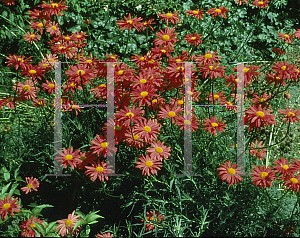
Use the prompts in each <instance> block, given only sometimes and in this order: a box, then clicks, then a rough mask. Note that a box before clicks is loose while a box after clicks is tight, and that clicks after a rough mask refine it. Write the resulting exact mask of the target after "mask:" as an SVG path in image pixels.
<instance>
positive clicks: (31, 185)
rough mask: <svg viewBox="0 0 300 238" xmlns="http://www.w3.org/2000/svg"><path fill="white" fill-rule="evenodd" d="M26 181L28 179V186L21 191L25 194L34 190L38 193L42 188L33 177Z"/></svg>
mask: <svg viewBox="0 0 300 238" xmlns="http://www.w3.org/2000/svg"><path fill="white" fill-rule="evenodd" d="M25 179H26V183H27V186H26V187H22V188H21V190H22V191H23V192H25V194H27V193H29V192H31V189H33V190H34V191H37V188H38V187H39V186H40V183H39V181H38V180H37V179H36V178H33V177H31V178H29V177H26V178H25Z"/></svg>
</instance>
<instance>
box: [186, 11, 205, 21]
mask: <svg viewBox="0 0 300 238" xmlns="http://www.w3.org/2000/svg"><path fill="white" fill-rule="evenodd" d="M202 11H203V9H201V10H199V8H198V9H197V10H186V11H185V12H186V15H190V16H193V17H196V18H197V19H198V20H203V17H202V16H203V15H204V13H203V12H202Z"/></svg>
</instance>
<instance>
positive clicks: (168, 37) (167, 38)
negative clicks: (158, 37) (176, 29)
mask: <svg viewBox="0 0 300 238" xmlns="http://www.w3.org/2000/svg"><path fill="white" fill-rule="evenodd" d="M162 39H163V40H164V41H168V40H170V36H168V35H164V36H163V37H162Z"/></svg>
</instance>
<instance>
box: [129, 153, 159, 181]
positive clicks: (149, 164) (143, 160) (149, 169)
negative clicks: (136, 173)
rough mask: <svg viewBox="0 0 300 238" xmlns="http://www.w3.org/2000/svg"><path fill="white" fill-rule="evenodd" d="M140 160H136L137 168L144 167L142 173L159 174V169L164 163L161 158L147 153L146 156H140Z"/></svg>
mask: <svg viewBox="0 0 300 238" xmlns="http://www.w3.org/2000/svg"><path fill="white" fill-rule="evenodd" d="M139 160H140V161H136V162H135V163H136V166H135V168H142V175H145V176H146V175H148V176H150V173H151V174H157V170H160V167H161V165H162V162H160V161H159V160H156V159H153V158H150V156H149V154H146V157H145V156H144V155H142V157H139Z"/></svg>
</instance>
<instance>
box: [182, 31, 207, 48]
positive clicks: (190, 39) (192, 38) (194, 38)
mask: <svg viewBox="0 0 300 238" xmlns="http://www.w3.org/2000/svg"><path fill="white" fill-rule="evenodd" d="M202 37H203V36H202V35H201V34H199V35H197V32H195V33H194V34H188V35H185V37H184V38H183V39H185V40H186V42H187V43H188V44H190V45H196V46H197V45H199V44H201V43H202V40H201V38H202Z"/></svg>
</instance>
